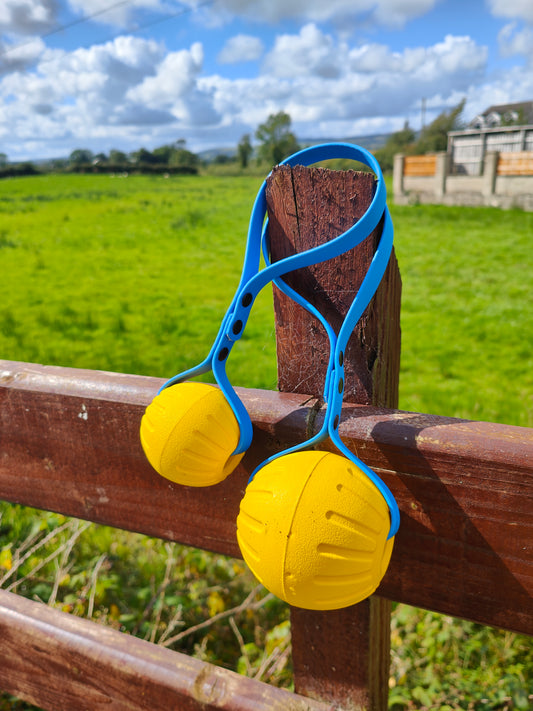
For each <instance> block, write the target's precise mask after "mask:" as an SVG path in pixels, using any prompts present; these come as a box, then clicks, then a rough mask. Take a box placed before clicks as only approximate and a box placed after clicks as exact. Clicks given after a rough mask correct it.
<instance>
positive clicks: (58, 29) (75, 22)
mask: <svg viewBox="0 0 533 711" xmlns="http://www.w3.org/2000/svg"><path fill="white" fill-rule="evenodd" d="M132 1H133V0H120V2H115V3H113V5H108V7H104V8H103V9H102V10H97V11H96V12H93V13H91V14H90V15H84V16H83V17H79V18H78V19H77V20H72V22H66V23H65V24H64V25H59V26H58V27H54V28H53V29H51V30H48V32H43V34H42V35H39V36H38V37H33V38H32V39H31V40H28V41H27V42H21V43H20V44H16V45H14V46H13V47H8V48H7V49H4V50H2V51H1V52H0V57H3V56H5V55H6V54H10V52H14V51H15V50H17V49H20V48H21V47H26V46H27V45H29V44H33V43H34V42H35V41H36V40H38V39H44V38H45V37H51V36H52V35H56V34H59V32H63V31H64V30H69V29H70V28H71V27H75V26H76V25H81V24H83V23H84V22H88V21H89V20H92V19H93V18H94V17H98V16H99V15H103V14H104V13H106V12H110V11H111V10H114V9H115V8H116V7H120V6H121V5H129V4H131V3H132Z"/></svg>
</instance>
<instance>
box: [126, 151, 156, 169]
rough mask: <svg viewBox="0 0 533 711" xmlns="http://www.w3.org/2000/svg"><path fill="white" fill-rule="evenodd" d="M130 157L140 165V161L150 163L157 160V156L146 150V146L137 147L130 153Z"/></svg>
mask: <svg viewBox="0 0 533 711" xmlns="http://www.w3.org/2000/svg"><path fill="white" fill-rule="evenodd" d="M131 158H132V161H133V163H135V164H136V165H141V164H142V163H144V164H145V165H150V164H153V163H157V162H158V159H157V156H154V154H153V153H151V152H150V151H148V150H146V148H139V150H138V151H134V152H133V153H132V154H131Z"/></svg>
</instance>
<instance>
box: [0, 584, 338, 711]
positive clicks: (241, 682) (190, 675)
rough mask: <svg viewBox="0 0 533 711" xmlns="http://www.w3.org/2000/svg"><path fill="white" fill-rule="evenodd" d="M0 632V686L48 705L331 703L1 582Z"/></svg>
mask: <svg viewBox="0 0 533 711" xmlns="http://www.w3.org/2000/svg"><path fill="white" fill-rule="evenodd" d="M0 639H1V640H2V644H1V645H0V688H1V689H2V690H4V691H7V692H9V693H11V694H14V695H16V696H18V697H20V698H23V699H25V700H26V701H29V702H30V703H32V704H37V705H38V706H40V707H41V708H44V709H50V710H51V711H55V709H61V710H62V711H80V709H90V710H91V711H98V709H105V710H106V711H107V710H108V709H109V710H110V711H113V710H115V711H119V710H120V711H142V710H145V711H167V710H168V709H179V710H180V711H215V710H220V709H231V711H261V710H262V711H273V710H276V711H332V707H331V706H328V705H326V704H322V703H319V702H316V701H312V700H311V699H304V698H302V697H299V696H297V695H295V694H292V693H290V692H288V691H286V690H283V689H276V688H274V687H272V686H269V685H268V684H264V683H262V682H259V681H254V680H253V679H247V678H246V677H243V676H240V675H239V674H236V673H235V672H231V671H228V670H226V669H222V668H220V667H216V666H213V665H212V664H207V663H205V662H202V661H200V660H198V659H194V658H192V657H189V656H187V655H184V654H180V653H178V652H172V651H171V650H169V649H165V648H163V647H158V646H157V645H154V644H151V643H150V642H145V641H144V640H140V639H137V638H136V637H131V636H129V635H125V634H123V633H121V632H118V631H116V630H113V629H111V628H110V627H105V626H104V625H98V624H96V623H94V622H90V621H88V620H84V619H80V618H79V617H74V616H73V615H68V614H66V613H63V612H60V611H58V610H54V609H52V608H50V607H47V606H46V605H44V604H42V603H38V602H33V601H31V600H26V599H25V598H22V597H19V596H18V595H14V594H12V593H8V592H6V591H4V590H0Z"/></svg>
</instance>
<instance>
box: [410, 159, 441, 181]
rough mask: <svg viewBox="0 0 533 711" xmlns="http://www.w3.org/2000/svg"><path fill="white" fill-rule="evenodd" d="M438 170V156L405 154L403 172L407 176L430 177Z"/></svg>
mask: <svg viewBox="0 0 533 711" xmlns="http://www.w3.org/2000/svg"><path fill="white" fill-rule="evenodd" d="M436 170H437V156H436V155H427V156H405V160H404V169H403V174H404V175H405V176H406V177H430V176H432V175H435V172H436Z"/></svg>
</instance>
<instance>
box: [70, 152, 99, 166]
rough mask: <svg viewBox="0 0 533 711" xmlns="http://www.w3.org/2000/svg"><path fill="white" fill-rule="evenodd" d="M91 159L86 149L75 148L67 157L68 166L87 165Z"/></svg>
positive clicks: (91, 154) (90, 154) (90, 153)
mask: <svg viewBox="0 0 533 711" xmlns="http://www.w3.org/2000/svg"><path fill="white" fill-rule="evenodd" d="M92 159H93V153H92V151H90V150H89V149H88V148H76V150H74V151H72V153H71V154H70V156H69V159H68V161H69V163H70V165H76V166H78V165H87V164H89V163H90V162H91V161H92Z"/></svg>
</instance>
